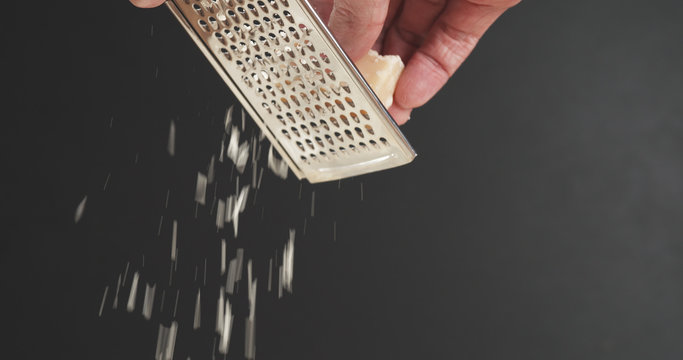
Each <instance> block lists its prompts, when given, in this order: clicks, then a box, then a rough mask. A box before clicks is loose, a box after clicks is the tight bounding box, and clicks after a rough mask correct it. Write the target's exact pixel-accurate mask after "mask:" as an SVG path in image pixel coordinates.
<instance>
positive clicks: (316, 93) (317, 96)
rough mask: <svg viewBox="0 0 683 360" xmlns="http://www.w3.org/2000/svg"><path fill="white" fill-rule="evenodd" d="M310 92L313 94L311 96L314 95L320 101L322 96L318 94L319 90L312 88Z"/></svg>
mask: <svg viewBox="0 0 683 360" xmlns="http://www.w3.org/2000/svg"><path fill="white" fill-rule="evenodd" d="M310 94H311V96H313V98H314V99H315V100H316V101H320V96H319V95H318V92H317V91H315V90H311V91H310Z"/></svg>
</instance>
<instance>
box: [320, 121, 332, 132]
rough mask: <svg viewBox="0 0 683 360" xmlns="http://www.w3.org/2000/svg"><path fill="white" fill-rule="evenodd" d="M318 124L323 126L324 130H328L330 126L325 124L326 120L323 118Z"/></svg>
mask: <svg viewBox="0 0 683 360" xmlns="http://www.w3.org/2000/svg"><path fill="white" fill-rule="evenodd" d="M320 126H322V127H323V128H325V130H328V131H329V130H330V126H329V125H327V121H325V120H320Z"/></svg>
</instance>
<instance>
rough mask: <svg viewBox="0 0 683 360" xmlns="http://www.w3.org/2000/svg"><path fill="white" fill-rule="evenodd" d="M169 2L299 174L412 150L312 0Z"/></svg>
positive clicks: (341, 169)
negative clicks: (316, 10)
mask: <svg viewBox="0 0 683 360" xmlns="http://www.w3.org/2000/svg"><path fill="white" fill-rule="evenodd" d="M167 5H168V6H169V8H170V9H171V11H172V12H173V13H174V14H175V15H176V17H177V19H178V20H179V21H180V22H181V24H183V26H184V28H185V29H186V30H187V31H188V33H189V34H190V36H191V37H192V38H193V40H194V41H195V42H196V43H197V45H198V46H199V48H200V49H201V50H202V51H203V53H204V54H205V55H206V57H207V59H208V60H209V61H210V62H211V64H212V65H213V66H214V67H215V68H216V70H217V71H218V73H219V74H220V75H221V77H222V78H223V79H224V80H225V82H226V83H227V84H228V86H229V87H230V89H231V90H232V91H233V92H234V93H235V95H236V96H237V98H238V99H239V100H240V101H241V102H242V104H243V105H244V106H245V108H246V110H247V111H248V112H249V114H250V115H251V116H252V117H253V118H254V119H255V121H256V122H257V123H258V125H259V126H260V127H261V129H262V130H263V131H264V132H265V134H266V136H268V138H269V139H270V141H271V142H272V143H273V145H274V146H275V147H276V149H277V150H278V151H279V152H280V154H281V155H282V157H283V158H284V159H285V160H286V161H287V163H288V164H289V166H290V168H291V170H292V171H293V172H294V174H295V175H296V176H297V177H299V178H306V179H308V181H310V182H312V183H316V182H323V181H330V180H336V179H340V178H345V177H350V176H356V175H360V174H364V173H369V172H374V171H379V170H383V169H387V168H392V167H396V166H400V165H404V164H406V163H409V162H410V161H412V160H413V159H414V158H415V152H414V151H413V149H412V148H411V146H410V144H409V143H408V142H407V141H406V139H405V138H404V137H403V135H402V134H401V131H400V130H399V129H398V127H397V126H396V124H395V122H394V121H393V119H391V117H390V116H389V115H388V113H387V112H386V110H385V109H384V107H383V106H382V105H381V103H380V102H379V100H378V99H377V97H376V96H375V95H374V93H373V92H372V90H371V89H370V88H369V87H368V85H367V83H366V82H365V81H364V80H363V78H362V76H361V75H360V74H359V73H358V71H357V70H356V68H355V67H354V66H353V64H352V63H351V62H350V61H349V59H348V58H347V57H346V55H345V54H344V52H343V51H342V50H341V48H340V47H339V45H338V44H337V43H336V41H335V40H334V38H333V37H332V35H331V34H330V33H329V31H328V30H327V28H326V27H325V26H324V25H323V24H322V22H321V21H320V19H319V18H318V17H317V15H316V14H315V11H313V9H312V8H311V7H310V5H309V4H308V2H306V1H304V0H257V1H250V0H173V1H168V2H167Z"/></svg>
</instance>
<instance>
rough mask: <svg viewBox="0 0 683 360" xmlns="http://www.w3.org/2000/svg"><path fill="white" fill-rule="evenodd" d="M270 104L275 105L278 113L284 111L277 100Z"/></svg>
mask: <svg viewBox="0 0 683 360" xmlns="http://www.w3.org/2000/svg"><path fill="white" fill-rule="evenodd" d="M270 104H271V105H273V106H274V107H275V108H276V109H277V111H282V108H281V107H280V104H278V103H277V102H276V101H275V100H271V101H270Z"/></svg>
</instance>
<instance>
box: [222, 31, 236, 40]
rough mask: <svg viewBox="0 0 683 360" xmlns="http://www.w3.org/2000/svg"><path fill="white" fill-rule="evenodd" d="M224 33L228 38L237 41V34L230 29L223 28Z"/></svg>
mask: <svg viewBox="0 0 683 360" xmlns="http://www.w3.org/2000/svg"><path fill="white" fill-rule="evenodd" d="M223 34H225V37H227V38H228V39H230V40H232V41H235V35H233V34H232V32H231V31H230V30H228V29H223Z"/></svg>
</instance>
